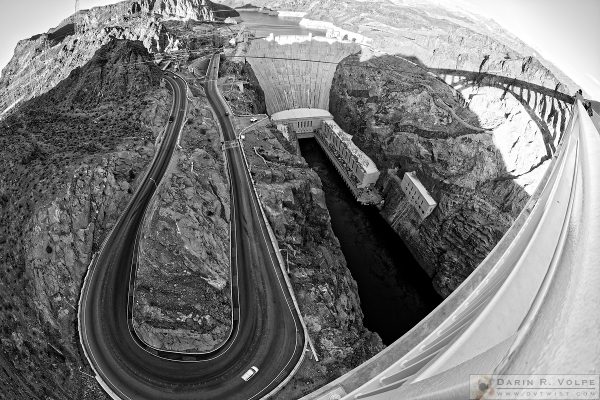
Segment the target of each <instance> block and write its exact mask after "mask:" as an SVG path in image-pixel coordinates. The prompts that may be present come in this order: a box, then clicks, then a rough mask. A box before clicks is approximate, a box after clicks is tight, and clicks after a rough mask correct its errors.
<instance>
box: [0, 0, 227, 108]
mask: <svg viewBox="0 0 600 400" xmlns="http://www.w3.org/2000/svg"><path fill="white" fill-rule="evenodd" d="M202 3H203V2H202V0H183V1H182V0H179V1H175V0H142V1H135V0H127V1H123V2H121V3H118V4H113V5H109V6H104V7H96V8H93V9H91V10H83V11H80V12H78V13H77V14H75V15H73V16H71V17H69V18H67V19H66V20H64V21H63V22H62V23H61V24H60V25H59V26H58V27H57V28H54V29H52V30H50V31H49V32H47V33H44V34H40V35H35V36H33V37H31V38H29V39H24V40H21V41H20V42H19V43H18V44H17V47H16V48H15V53H14V56H13V58H12V59H11V61H10V62H9V63H8V65H7V66H6V67H5V68H4V69H3V70H2V77H0V99H1V100H0V118H2V114H4V113H5V111H7V110H10V109H11V108H12V107H14V106H16V105H18V104H20V103H22V102H24V101H26V100H29V99H31V98H33V97H35V96H39V95H41V94H42V93H45V92H47V91H48V90H49V89H51V88H53V87H54V86H56V85H57V84H58V83H59V82H60V81H62V80H63V79H65V78H66V77H67V76H68V75H69V73H70V72H71V70H73V69H74V68H76V67H80V66H82V65H83V64H85V63H86V62H88V61H89V60H90V59H91V57H92V56H93V55H94V54H95V52H96V51H97V50H98V49H99V48H100V47H102V46H103V45H105V44H107V43H108V42H109V41H110V40H112V39H114V38H116V39H128V40H136V41H138V40H139V41H141V42H143V44H144V46H145V47H146V49H148V51H150V52H151V53H155V52H163V51H168V50H170V49H176V48H177V40H176V38H175V37H174V35H173V34H171V33H170V32H169V31H168V30H167V29H165V28H164V26H163V22H164V21H165V20H168V19H189V18H192V19H196V20H200V21H207V20H208V21H213V20H219V19H224V18H227V17H229V16H236V15H238V13H237V12H235V11H233V10H231V9H230V8H228V7H225V6H222V5H220V4H216V3H212V2H210V1H207V2H206V5H205V6H203V5H202Z"/></svg>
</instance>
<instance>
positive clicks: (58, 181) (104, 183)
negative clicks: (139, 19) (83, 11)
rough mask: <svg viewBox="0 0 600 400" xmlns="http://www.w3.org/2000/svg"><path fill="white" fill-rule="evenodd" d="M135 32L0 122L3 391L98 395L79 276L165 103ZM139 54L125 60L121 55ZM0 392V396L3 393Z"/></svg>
mask: <svg viewBox="0 0 600 400" xmlns="http://www.w3.org/2000/svg"><path fill="white" fill-rule="evenodd" d="M149 59H150V55H149V54H148V52H147V51H146V49H145V48H144V46H143V44H142V43H139V42H130V41H117V40H113V41H111V42H109V43H108V44H107V45H105V46H103V47H102V48H101V49H100V50H99V51H98V52H97V53H96V55H95V56H94V57H92V59H91V60H90V61H89V62H88V63H87V64H85V65H84V66H83V67H81V68H76V69H75V70H73V71H72V72H71V73H70V74H69V76H68V78H67V79H65V80H64V81H63V82H61V83H60V84H59V85H58V86H57V87H56V88H54V89H52V90H51V91H49V92H48V93H46V94H45V95H43V96H41V97H38V98H36V99H34V100H31V101H29V102H26V103H25V104H24V105H23V107H22V108H21V109H20V110H19V111H18V112H16V113H14V114H12V115H10V116H9V117H8V118H7V119H6V120H5V121H4V122H3V123H0V144H1V146H0V152H1V157H0V210H1V213H0V249H1V253H0V292H1V293H2V296H0V321H2V324H1V331H0V341H1V343H2V346H1V350H0V363H1V364H2V366H3V371H4V372H3V373H2V374H0V386H2V393H3V395H6V396H7V397H6V398H10V399H31V398H44V397H52V398H56V399H73V398H99V399H101V398H104V395H103V392H102V390H101V389H100V388H99V387H98V386H97V383H96V382H95V380H93V379H89V378H88V377H87V376H86V375H85V374H84V373H82V372H81V371H83V372H86V370H87V372H88V373H89V372H90V371H89V370H88V369H87V368H88V367H87V363H86V362H85V361H84V358H83V355H82V354H81V353H80V350H79V346H78V341H79V338H78V334H77V304H78V298H79V292H80V286H81V284H82V280H83V275H84V273H85V271H86V269H87V267H88V265H89V263H90V261H91V258H92V256H93V254H94V252H96V251H97V250H98V249H99V247H100V245H101V242H102V240H103V239H104V237H105V235H106V233H107V232H108V230H109V229H110V228H111V227H112V225H113V224H114V223H115V222H116V219H117V218H118V216H119V214H120V213H121V212H122V210H123V209H124V207H125V205H126V204H127V201H128V200H129V198H130V196H131V194H132V193H133V191H134V190H135V187H136V184H137V178H138V177H139V176H140V175H141V174H142V173H143V171H144V169H145V167H146V165H147V164H148V162H149V161H150V159H151V158H152V156H153V153H154V141H155V138H156V136H157V135H158V134H159V133H160V132H161V131H162V128H163V126H164V123H165V122H166V119H167V115H168V112H169V103H170V95H169V92H168V91H167V90H166V89H164V88H161V87H160V70H157V68H156V67H154V66H153V65H152V64H148V63H143V61H147V60H149ZM126 60H136V61H142V62H141V63H138V64H136V66H135V67H133V68H126V69H125V68H123V67H122V66H121V64H122V62H123V61H126ZM0 397H1V396H0Z"/></svg>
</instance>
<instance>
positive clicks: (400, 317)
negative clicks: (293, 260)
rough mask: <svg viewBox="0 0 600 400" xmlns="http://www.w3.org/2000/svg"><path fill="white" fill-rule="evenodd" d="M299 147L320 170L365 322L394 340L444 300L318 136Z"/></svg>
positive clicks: (305, 141)
mask: <svg viewBox="0 0 600 400" xmlns="http://www.w3.org/2000/svg"><path fill="white" fill-rule="evenodd" d="M299 144H300V151H301V153H302V156H303V157H304V159H305V160H306V161H307V162H308V164H309V165H310V167H311V168H312V169H313V170H314V171H315V172H316V173H317V174H318V175H319V178H320V179H321V182H322V184H323V190H324V192H325V201H326V204H327V208H328V209H329V214H330V215H331V224H332V227H333V231H334V233H335V235H336V236H337V238H338V240H339V241H340V245H341V249H342V252H343V254H344V257H345V259H346V263H347V265H348V269H349V270H350V272H351V273H352V276H353V277H354V279H355V280H356V282H357V285H358V294H359V297H360V302H361V308H362V311H363V314H364V324H365V326H366V327H367V328H368V329H369V330H371V331H373V332H376V333H378V334H379V335H380V336H381V339H382V340H383V342H384V343H385V344H386V345H389V344H391V343H392V342H394V341H395V340H396V339H398V338H399V337H400V336H402V335H403V334H404V333H406V332H407V331H408V330H410V329H411V328H412V327H413V326H415V325H416V324H417V323H418V322H419V321H420V320H421V319H423V318H424V317H425V316H426V315H427V314H428V313H429V312H430V311H431V310H433V309H434V308H435V307H436V306H437V305H438V304H439V303H440V302H441V301H442V299H441V297H440V295H439V294H438V293H437V292H436V291H435V290H434V288H433V285H432V283H431V278H430V277H429V276H428V275H427V274H426V273H425V271H424V270H423V269H422V268H421V266H420V265H419V263H418V262H417V261H416V260H415V259H414V257H413V256H412V254H411V253H410V251H409V250H408V248H407V247H406V245H405V244H404V243H403V242H402V239H401V238H400V237H399V236H398V235H397V234H396V232H394V230H393V229H392V228H391V227H390V226H389V225H388V224H387V223H386V221H385V220H384V219H383V217H382V216H381V215H380V214H379V211H378V209H377V208H376V207H374V206H361V205H360V204H359V203H357V201H356V200H355V198H354V196H353V195H352V192H351V191H350V189H348V187H347V186H346V185H345V183H344V181H343V179H342V178H341V177H340V176H339V175H338V173H337V171H336V170H335V168H334V166H333V165H332V164H331V162H330V160H329V159H328V158H327V155H326V154H325V152H324V151H323V150H322V149H321V147H320V146H319V144H318V143H317V141H316V140H315V139H301V140H300V141H299Z"/></svg>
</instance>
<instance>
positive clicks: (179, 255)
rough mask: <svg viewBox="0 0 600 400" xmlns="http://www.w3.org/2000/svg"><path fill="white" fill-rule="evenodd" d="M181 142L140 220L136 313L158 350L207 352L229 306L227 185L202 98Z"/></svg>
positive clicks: (225, 328) (221, 336) (226, 328)
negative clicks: (141, 236)
mask: <svg viewBox="0 0 600 400" xmlns="http://www.w3.org/2000/svg"><path fill="white" fill-rule="evenodd" d="M200 93H201V92H200ZM180 145H181V149H179V150H176V152H175V154H174V157H173V160H172V161H171V164H170V167H169V171H167V173H166V175H165V177H164V178H163V182H162V183H161V185H160V186H159V189H158V191H157V193H156V194H155V196H154V199H153V201H152V203H151V205H150V206H149V210H148V212H147V214H146V218H145V220H144V235H143V238H142V240H141V241H140V258H139V264H138V270H137V275H136V288H135V303H134V309H133V318H134V324H135V325H134V326H135V329H136V332H137V333H138V335H139V336H140V337H141V339H142V340H144V341H145V342H146V343H148V344H150V345H151V346H153V347H155V348H160V349H166V350H174V351H191V352H205V351H210V350H213V349H214V348H215V347H217V346H218V345H219V344H221V343H222V342H223V341H224V340H226V339H227V337H228V335H229V332H230V330H231V312H232V310H231V293H230V291H231V285H230V281H231V277H230V265H229V255H230V254H229V253H230V246H229V243H230V237H229V236H230V231H229V222H230V216H229V212H230V211H229V210H230V205H229V201H230V199H229V197H230V193H229V183H228V180H227V173H226V170H225V164H224V162H225V160H224V158H223V153H222V151H221V148H220V139H219V133H218V131H217V128H216V126H215V122H214V120H213V119H212V114H211V111H210V107H209V104H208V101H207V99H206V97H204V96H203V95H199V96H198V97H194V98H193V99H192V101H191V103H190V106H189V111H188V123H187V124H186V126H185V127H184V130H183V132H182V137H181V141H180Z"/></svg>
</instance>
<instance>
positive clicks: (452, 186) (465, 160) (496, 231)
mask: <svg viewBox="0 0 600 400" xmlns="http://www.w3.org/2000/svg"><path fill="white" fill-rule="evenodd" d="M331 99H332V100H331V105H330V107H331V111H332V113H333V114H334V116H335V118H336V120H337V121H338V122H339V123H340V125H341V126H342V127H343V128H344V129H346V130H347V131H348V132H349V133H351V134H353V135H354V138H353V140H354V141H355V142H356V143H357V144H358V145H359V146H360V147H361V148H363V149H364V150H365V151H366V152H367V154H368V155H369V156H371V157H372V158H373V159H374V160H375V161H376V163H377V165H378V166H379V168H380V169H382V170H383V171H384V175H383V178H382V179H380V182H379V187H380V189H381V190H382V192H383V194H384V197H385V206H384V208H383V210H382V213H383V215H384V217H385V218H386V219H387V220H388V222H389V223H390V224H391V225H392V227H394V229H395V230H396V231H397V232H398V233H399V235H400V236H401V237H402V238H403V239H404V240H405V242H406V243H407V244H408V246H409V247H410V248H411V250H412V251H413V253H414V254H415V256H416V258H417V259H418V260H419V261H420V262H421V264H422V265H423V267H424V268H425V269H426V270H427V271H428V272H429V273H430V275H432V277H433V279H434V285H435V286H436V288H437V290H438V291H439V292H440V293H441V294H443V295H448V294H449V293H451V291H452V290H453V289H454V288H455V287H456V286H458V285H459V284H460V283H461V282H462V280H464V278H466V277H467V276H468V275H469V273H470V272H471V271H472V270H473V268H475V267H476V266H477V264H478V263H479V262H480V261H481V260H482V259H483V258H484V257H485V256H486V255H487V253H488V252H489V251H490V250H491V249H492V247H493V246H494V245H495V244H496V242H497V241H498V240H499V239H500V237H501V236H502V235H503V234H504V232H505V231H506V230H507V229H508V227H509V226H510V224H511V223H512V221H513V220H514V218H515V217H516V216H517V215H518V213H519V211H520V210H521V208H522V207H523V205H524V203H525V201H526V200H527V199H528V198H529V195H528V192H531V191H532V190H533V189H534V188H535V187H536V185H537V183H538V182H539V178H540V176H541V174H542V173H543V171H544V170H545V168H546V166H547V160H548V158H549V155H548V153H547V146H546V143H545V138H544V135H543V134H542V131H541V128H540V127H539V126H538V125H536V124H535V123H534V122H533V121H532V120H531V118H530V116H529V114H528V113H527V112H526V110H525V109H524V107H523V105H522V104H521V103H520V102H519V101H518V100H517V99H515V98H514V97H512V96H502V91H501V90H500V89H495V88H481V89H480V91H479V92H478V94H477V97H476V98H475V99H473V100H472V101H471V102H470V103H469V102H467V101H466V100H465V99H464V97H463V96H462V95H461V94H460V93H459V92H457V91H455V90H453V89H452V88H450V87H449V86H448V85H446V84H445V83H444V82H442V81H441V80H439V79H437V78H436V77H434V76H431V75H430V74H428V73H427V72H426V71H425V70H423V69H422V68H419V67H417V66H415V65H414V64H411V63H410V62H407V61H404V60H401V59H398V58H395V57H391V56H386V57H380V58H373V59H371V60H369V61H366V62H360V60H359V59H358V58H349V59H346V60H345V61H344V62H343V63H342V64H340V66H339V67H338V70H337V72H336V76H335V79H334V83H333V89H332V95H331ZM409 171H416V172H417V176H418V177H419V179H420V180H421V181H422V182H423V184H424V185H425V187H426V188H427V190H428V191H429V192H430V193H431V195H432V196H433V197H434V199H435V200H436V201H437V202H438V206H437V208H436V209H435V211H434V212H433V214H431V215H430V216H429V217H428V218H427V219H426V220H424V221H421V220H420V218H419V217H418V216H417V215H416V211H415V210H414V209H413V207H412V206H411V205H410V204H409V202H408V200H407V199H406V198H405V196H404V194H403V192H402V191H401V190H400V185H399V182H400V180H401V178H402V177H403V174H404V173H405V172H409Z"/></svg>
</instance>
